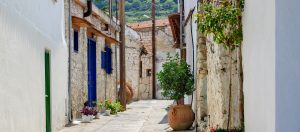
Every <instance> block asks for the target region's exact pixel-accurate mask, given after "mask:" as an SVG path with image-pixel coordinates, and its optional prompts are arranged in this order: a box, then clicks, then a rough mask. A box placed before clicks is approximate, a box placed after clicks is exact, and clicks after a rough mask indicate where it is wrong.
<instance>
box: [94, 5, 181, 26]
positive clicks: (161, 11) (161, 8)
mask: <svg viewBox="0 0 300 132" xmlns="http://www.w3.org/2000/svg"><path fill="white" fill-rule="evenodd" d="M112 1H113V12H114V14H115V13H116V1H118V0H112ZM151 1H152V0H126V3H125V10H126V21H127V23H133V22H141V21H147V20H150V19H151ZM94 3H95V5H96V6H97V7H98V8H100V9H101V10H104V11H106V12H107V11H108V5H109V4H108V0H95V1H94ZM155 5H156V6H155V7H156V13H155V15H156V19H161V18H165V17H167V16H168V15H169V14H171V13H175V12H177V9H178V5H177V0H156V4H155Z"/></svg>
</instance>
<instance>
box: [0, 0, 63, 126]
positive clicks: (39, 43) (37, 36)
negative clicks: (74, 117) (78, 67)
mask: <svg viewBox="0 0 300 132" xmlns="http://www.w3.org/2000/svg"><path fill="white" fill-rule="evenodd" d="M0 29H1V32H0V104H1V107H0V117H1V118H0V131H2V130H3V131H6V132H21V131H22V132H43V131H45V128H46V123H45V115H46V114H45V77H44V76H45V75H44V52H45V50H46V49H48V50H50V52H51V95H52V100H51V101H52V102H51V103H52V130H53V131H58V130H59V129H60V128H62V127H63V126H64V125H65V122H66V116H65V114H66V104H65V102H66V99H67V73H68V60H67V57H68V54H67V53H68V52H67V45H66V43H65V40H64V19H63V1H62V0H58V2H54V0H31V1H30V2H29V1H24V0H21V1H20V0H0Z"/></svg>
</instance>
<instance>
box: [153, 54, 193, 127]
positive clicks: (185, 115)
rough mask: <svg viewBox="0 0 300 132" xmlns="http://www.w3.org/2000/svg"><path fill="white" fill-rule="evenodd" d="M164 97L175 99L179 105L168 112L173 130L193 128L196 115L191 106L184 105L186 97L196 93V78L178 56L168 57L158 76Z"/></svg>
mask: <svg viewBox="0 0 300 132" xmlns="http://www.w3.org/2000/svg"><path fill="white" fill-rule="evenodd" d="M157 76H158V80H159V83H160V86H161V89H162V95H163V96H164V97H167V98H170V99H174V100H176V102H177V105H172V106H171V107H170V109H169V112H168V123H169V125H170V127H171V128H173V130H185V129H188V128H190V127H191V126H192V124H193V122H194V119H195V114H194V112H193V110H192V108H191V105H184V102H183V101H182V100H183V98H184V95H191V94H193V91H194V85H193V84H194V78H193V75H192V73H191V71H190V67H189V65H188V64H187V63H186V61H185V60H183V59H180V58H179V55H178V54H176V55H175V56H174V57H170V55H168V58H167V61H166V62H165V63H164V64H163V69H162V70H161V71H160V72H159V73H158V74H157Z"/></svg>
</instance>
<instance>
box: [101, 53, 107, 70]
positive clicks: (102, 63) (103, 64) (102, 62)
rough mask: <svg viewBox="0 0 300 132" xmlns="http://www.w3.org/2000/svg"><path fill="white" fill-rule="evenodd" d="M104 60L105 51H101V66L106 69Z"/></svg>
mask: <svg viewBox="0 0 300 132" xmlns="http://www.w3.org/2000/svg"><path fill="white" fill-rule="evenodd" d="M105 60H106V59H105V51H101V68H102V69H104V70H105V69H106V66H105Z"/></svg>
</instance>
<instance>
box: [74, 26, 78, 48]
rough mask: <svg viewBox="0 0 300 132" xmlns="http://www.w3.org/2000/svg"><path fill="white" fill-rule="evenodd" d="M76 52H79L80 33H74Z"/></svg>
mask: <svg viewBox="0 0 300 132" xmlns="http://www.w3.org/2000/svg"><path fill="white" fill-rule="evenodd" d="M74 52H76V53H77V52H78V31H74Z"/></svg>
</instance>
